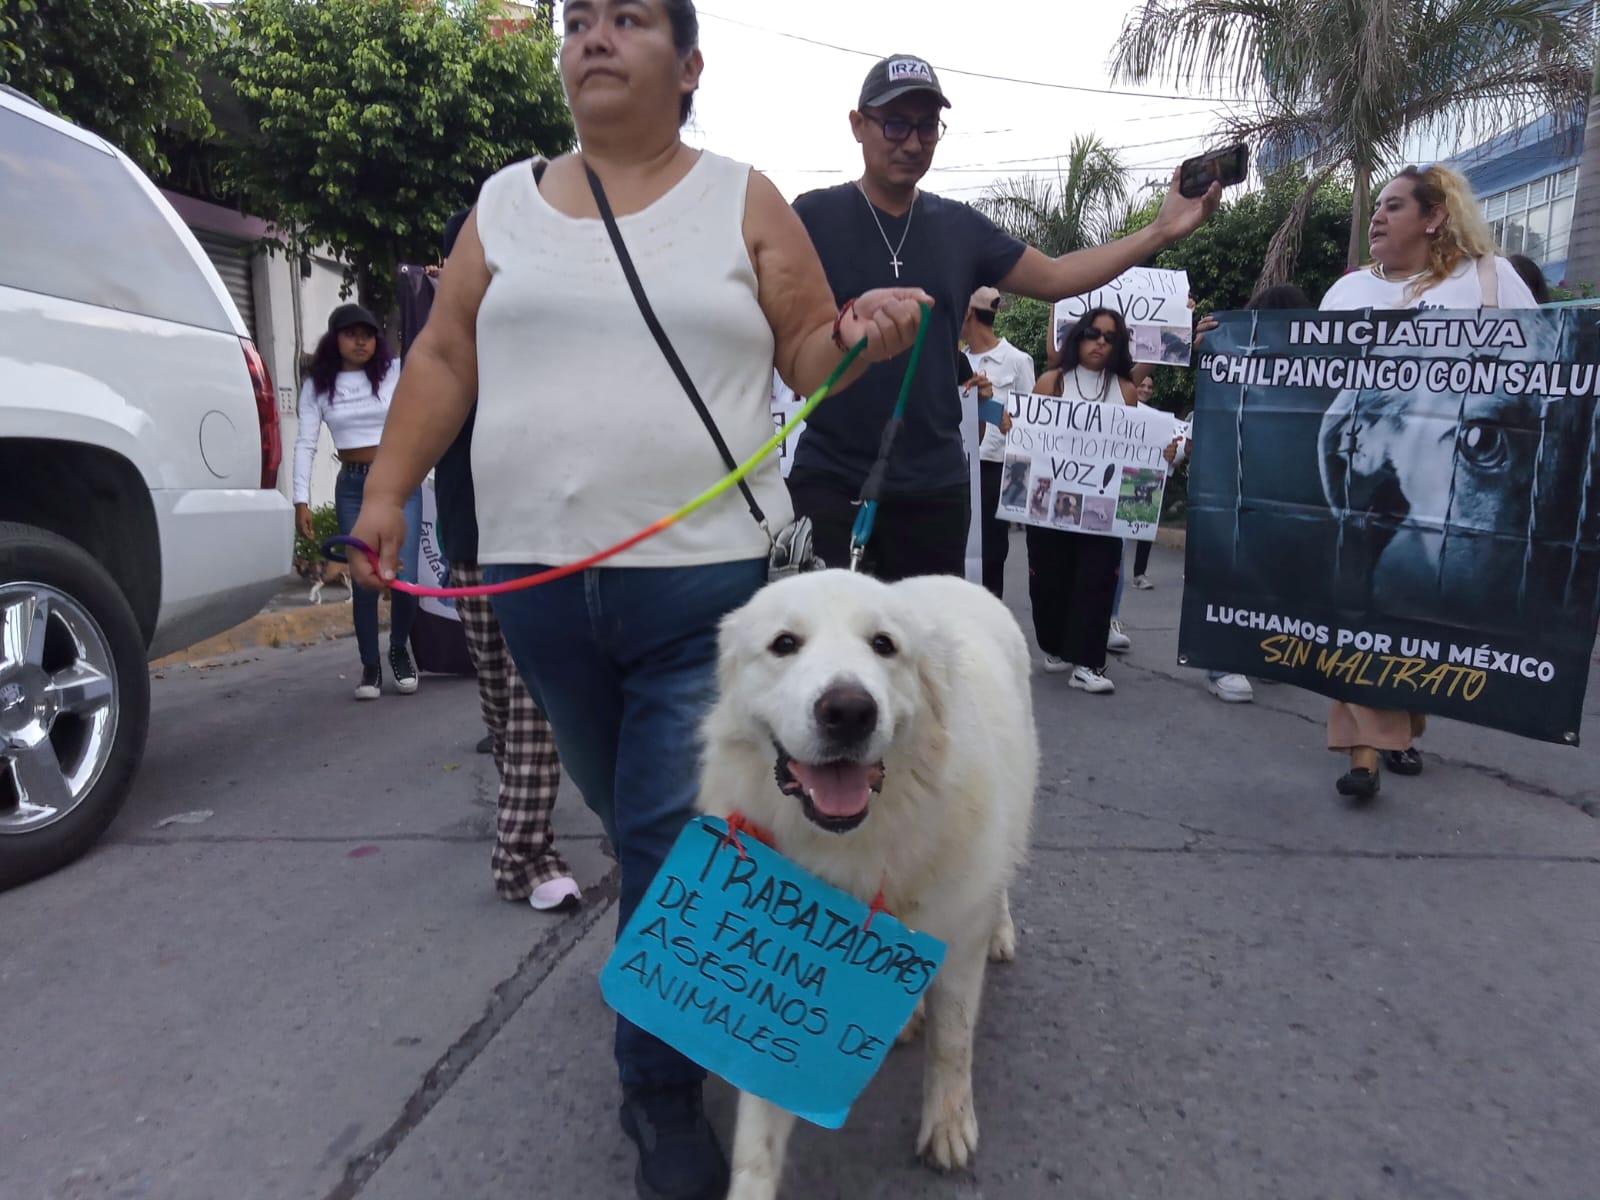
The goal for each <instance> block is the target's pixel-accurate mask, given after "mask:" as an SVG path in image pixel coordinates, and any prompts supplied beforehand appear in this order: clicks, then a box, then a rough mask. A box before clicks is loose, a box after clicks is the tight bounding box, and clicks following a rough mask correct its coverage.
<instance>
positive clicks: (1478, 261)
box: [1321, 166, 1537, 800]
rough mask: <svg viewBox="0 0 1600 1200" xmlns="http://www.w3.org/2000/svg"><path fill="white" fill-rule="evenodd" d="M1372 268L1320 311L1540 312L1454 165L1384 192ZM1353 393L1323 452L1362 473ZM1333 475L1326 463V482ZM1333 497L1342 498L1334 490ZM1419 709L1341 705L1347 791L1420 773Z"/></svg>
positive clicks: (1414, 172)
mask: <svg viewBox="0 0 1600 1200" xmlns="http://www.w3.org/2000/svg"><path fill="white" fill-rule="evenodd" d="M1368 232H1369V235H1370V240H1371V243H1372V258H1373V262H1372V265H1371V266H1369V267H1366V268H1364V269H1363V270H1360V271H1352V272H1351V273H1350V274H1348V275H1346V276H1344V278H1342V279H1340V280H1339V281H1338V282H1337V283H1335V284H1334V285H1333V286H1332V287H1331V288H1329V289H1328V293H1327V295H1325V296H1323V298H1322V306H1321V307H1322V308H1323V309H1325V310H1327V309H1331V310H1340V311H1342V310H1349V309H1358V308H1377V309H1398V308H1446V309H1478V308H1535V307H1537V305H1536V303H1535V302H1534V299H1533V294H1532V293H1531V292H1529V291H1528V287H1527V284H1525V283H1523V281H1522V278H1521V277H1520V276H1519V275H1518V274H1517V272H1516V269H1515V268H1514V267H1513V266H1512V265H1511V264H1510V263H1509V262H1508V261H1507V260H1506V259H1504V258H1501V257H1499V256H1498V254H1497V253H1496V249H1495V244H1494V237H1493V235H1492V234H1491V233H1490V232H1489V225H1488V223H1487V222H1486V221H1485V220H1484V219H1483V213H1482V211H1481V210H1480V208H1479V206H1478V202H1477V200H1476V198H1475V197H1474V196H1473V194H1472V185H1471V184H1469V183H1468V182H1467V181H1466V179H1465V178H1463V177H1462V176H1461V175H1459V174H1457V173H1456V172H1455V171H1452V170H1450V169H1449V168H1448V167H1439V166H1434V167H1428V168H1427V169H1425V170H1424V169H1421V168H1418V167H1407V168H1406V169H1405V170H1403V171H1401V172H1400V174H1398V175H1396V176H1395V177H1394V178H1393V179H1392V180H1390V181H1389V185H1388V186H1387V187H1385V188H1384V189H1383V191H1382V192H1381V193H1379V195H1378V202H1377V204H1376V205H1375V206H1374V208H1373V213H1372V223H1371V226H1370V228H1369V231H1368ZM1353 399H1354V394H1353V393H1348V392H1347V393H1341V394H1340V396H1339V398H1338V399H1337V400H1336V401H1335V402H1334V405H1333V406H1332V407H1331V408H1330V409H1329V410H1328V413H1327V415H1326V416H1325V417H1324V418H1323V434H1322V442H1323V446H1324V450H1325V457H1328V456H1331V457H1332V458H1334V459H1335V460H1337V462H1336V466H1337V468H1338V470H1339V471H1341V472H1346V473H1358V472H1361V471H1362V470H1363V469H1364V468H1366V467H1367V466H1369V465H1370V464H1366V463H1364V462H1363V461H1361V454H1362V451H1361V450H1360V449H1359V447H1360V445H1361V439H1360V438H1358V437H1357V436H1355V434H1356V432H1357V430H1358V427H1359V426H1361V425H1362V423H1363V422H1371V421H1372V420H1374V419H1375V418H1376V417H1377V416H1378V415H1379V413H1380V412H1381V408H1379V409H1378V410H1376V411H1369V412H1368V413H1366V414H1362V415H1360V416H1358V415H1357V414H1356V413H1355V412H1354V411H1353V410H1352V408H1351V402H1352V401H1353ZM1327 478H1328V474H1327V468H1326V465H1325V473H1324V480H1325V486H1326V480H1327ZM1328 499H1329V502H1330V503H1332V504H1335V505H1336V506H1337V505H1338V504H1339V498H1338V497H1337V496H1336V495H1333V494H1330V495H1329V497H1328ZM1424 723H1425V722H1424V719H1423V717H1422V715H1421V714H1420V713H1408V712H1394V711H1389V710H1384V709H1376V708H1366V707H1364V706H1363V705H1359V704H1347V703H1345V702H1343V701H1335V702H1334V705H1333V711H1332V712H1331V713H1330V714H1329V716H1328V748H1329V749H1330V750H1333V751H1336V752H1338V753H1341V754H1349V755H1350V770H1349V771H1347V772H1346V773H1345V774H1344V775H1343V776H1341V777H1340V779H1339V783H1338V790H1339V793H1340V794H1341V795H1344V796H1349V797H1351V798H1353V799H1357V800H1370V799H1372V797H1374V796H1376V795H1377V794H1378V759H1379V756H1380V754H1381V755H1382V758H1383V763H1384V766H1385V767H1386V768H1387V769H1388V770H1389V771H1390V772H1392V773H1393V774H1396V775H1417V774H1420V773H1421V771H1422V758H1421V756H1420V755H1419V754H1418V753H1417V751H1416V748H1415V747H1414V746H1413V745H1412V742H1413V740H1414V739H1415V738H1416V737H1417V736H1419V735H1420V734H1421V733H1422V730H1423V726H1424Z"/></svg>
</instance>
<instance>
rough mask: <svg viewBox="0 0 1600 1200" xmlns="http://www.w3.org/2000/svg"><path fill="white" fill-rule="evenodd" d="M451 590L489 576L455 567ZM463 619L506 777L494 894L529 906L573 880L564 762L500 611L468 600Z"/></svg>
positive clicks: (499, 805)
mask: <svg viewBox="0 0 1600 1200" xmlns="http://www.w3.org/2000/svg"><path fill="white" fill-rule="evenodd" d="M450 582H451V583H452V584H454V585H456V586H458V587H476V586H478V585H479V584H481V583H482V582H483V569H482V568H481V567H479V566H478V564H477V563H461V562H457V563H451V564H450ZM456 612H457V613H458V614H459V615H460V617H461V626H462V628H463V629H465V630H466V634H467V650H468V652H469V653H470V654H471V655H472V664H473V666H475V667H476V668H477V670H478V702H479V703H480V704H481V705H482V707H483V723H484V724H485V725H487V726H488V727H489V733H490V735H491V736H492V737H493V738H494V765H495V770H496V771H497V772H498V773H499V775H500V793H499V797H498V799H497V801H496V804H495V810H496V817H495V841H494V853H493V855H492V856H491V857H490V860H489V865H490V869H491V870H492V872H493V874H494V887H495V891H497V892H499V893H500V895H501V896H502V897H503V898H505V899H507V900H525V899H527V898H528V895H529V893H531V892H532V891H533V889H534V888H536V887H538V886H539V885H540V884H541V883H544V882H546V881H548V880H551V879H559V878H560V877H561V876H563V875H571V874H572V872H571V871H570V870H568V869H567V864H566V863H565V862H563V861H562V860H561V855H560V854H558V853H557V852H556V848H555V838H554V836H553V835H552V834H551V831H550V813H551V811H552V810H553V809H554V808H555V805H556V790H557V788H558V787H560V784H561V759H560V757H559V756H558V755H557V753H556V739H555V735H554V734H553V733H551V732H550V722H549V721H547V720H545V715H544V713H543V712H541V711H540V709H539V706H538V705H537V704H535V703H534V700H533V697H532V696H530V695H529V694H528V688H527V686H526V685H525V684H524V683H523V682H522V676H521V675H519V674H518V673H517V668H516V665H515V664H514V663H513V662H512V661H511V652H510V651H509V650H507V649H506V639H505V636H504V635H503V634H502V633H501V632H500V622H499V621H497V620H496V619H495V615H494V605H493V603H492V602H491V601H490V600H489V598H488V597H487V596H464V597H462V598H460V599H458V600H457V601H456Z"/></svg>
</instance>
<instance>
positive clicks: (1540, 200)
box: [1483, 167, 1578, 264]
mask: <svg viewBox="0 0 1600 1200" xmlns="http://www.w3.org/2000/svg"><path fill="white" fill-rule="evenodd" d="M1577 190H1578V169H1577V168H1576V167H1571V168H1569V169H1567V170H1565V171H1559V172H1556V173H1555V174H1551V175H1546V176H1545V177H1544V178H1543V179H1535V180H1534V181H1533V182H1531V183H1524V184H1519V185H1518V186H1516V187H1514V188H1508V189H1507V190H1505V191H1503V192H1496V193H1495V194H1494V195H1492V196H1485V197H1484V199H1483V215H1484V217H1485V218H1486V219H1487V220H1488V222H1489V227H1490V228H1491V229H1492V230H1493V231H1494V239H1495V241H1496V242H1497V243H1498V244H1499V246H1500V249H1501V251H1502V252H1504V253H1506V254H1526V255H1527V256H1528V257H1529V258H1531V259H1533V261H1534V262H1536V263H1540V264H1543V263H1546V262H1561V261H1563V260H1565V258H1566V257H1567V240H1568V238H1569V236H1570V235H1571V233H1572V198H1573V195H1574V194H1575V193H1576V192H1577Z"/></svg>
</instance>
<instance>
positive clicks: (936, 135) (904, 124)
mask: <svg viewBox="0 0 1600 1200" xmlns="http://www.w3.org/2000/svg"><path fill="white" fill-rule="evenodd" d="M861 115H862V116H864V117H865V118H866V119H867V120H869V121H871V122H872V123H873V124H874V125H876V126H877V127H878V128H879V129H881V130H883V136H884V137H885V138H886V139H887V140H889V141H891V142H895V143H899V142H903V141H905V140H906V139H907V138H909V137H910V136H911V132H912V130H915V131H916V134H917V137H918V138H919V139H920V140H921V142H922V144H923V145H924V146H931V145H933V144H934V143H936V142H937V141H938V140H939V139H940V138H942V137H943V136H944V135H945V132H946V130H947V129H948V128H949V127H948V126H947V125H945V123H944V122H943V121H941V120H939V118H938V117H929V118H928V119H927V120H926V121H907V120H905V119H904V118H902V117H879V116H875V115H873V114H872V113H862V114H861Z"/></svg>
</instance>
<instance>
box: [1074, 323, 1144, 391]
mask: <svg viewBox="0 0 1600 1200" xmlns="http://www.w3.org/2000/svg"><path fill="white" fill-rule="evenodd" d="M1100 317H1110V318H1111V319H1112V321H1114V322H1115V323H1116V326H1117V328H1116V332H1115V339H1116V340H1115V341H1113V342H1112V344H1111V357H1110V358H1109V359H1107V360H1106V370H1108V371H1110V372H1111V373H1112V374H1113V375H1115V376H1116V377H1117V378H1118V379H1130V378H1132V377H1133V347H1132V346H1131V345H1129V343H1128V323H1127V322H1126V321H1124V320H1123V319H1122V314H1121V313H1119V312H1118V311H1117V310H1116V309H1114V308H1091V309H1090V310H1089V311H1088V312H1086V313H1084V314H1083V316H1081V317H1079V318H1078V323H1077V324H1076V325H1074V326H1073V327H1072V331H1071V332H1070V333H1068V334H1067V340H1066V341H1065V342H1063V343H1062V345H1061V369H1062V370H1063V371H1071V370H1074V369H1076V367H1077V365H1078V346H1079V345H1080V344H1082V342H1083V331H1084V330H1086V329H1088V328H1089V326H1091V325H1092V324H1094V322H1095V321H1096V320H1098V319H1099V318H1100Z"/></svg>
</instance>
